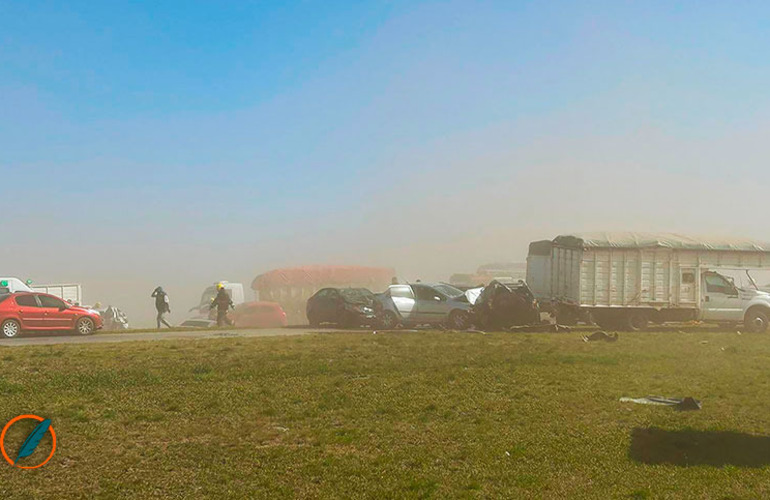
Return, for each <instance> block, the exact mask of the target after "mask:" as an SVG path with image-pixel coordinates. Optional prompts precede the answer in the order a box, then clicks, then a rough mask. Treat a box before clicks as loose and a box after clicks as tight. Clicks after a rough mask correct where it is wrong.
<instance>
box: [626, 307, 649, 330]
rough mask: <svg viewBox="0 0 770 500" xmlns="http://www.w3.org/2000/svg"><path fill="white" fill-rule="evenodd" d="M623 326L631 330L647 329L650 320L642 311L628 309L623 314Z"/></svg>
mask: <svg viewBox="0 0 770 500" xmlns="http://www.w3.org/2000/svg"><path fill="white" fill-rule="evenodd" d="M625 320H626V321H625V327H626V329H627V330H629V331H631V332H641V331H644V330H646V329H647V325H648V324H649V322H650V320H649V318H648V317H647V313H645V312H644V311H630V312H628V313H626V316H625Z"/></svg>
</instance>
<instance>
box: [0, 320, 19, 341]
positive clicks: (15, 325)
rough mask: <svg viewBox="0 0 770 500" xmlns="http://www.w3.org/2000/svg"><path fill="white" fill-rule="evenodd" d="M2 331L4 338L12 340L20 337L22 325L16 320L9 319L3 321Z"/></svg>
mask: <svg viewBox="0 0 770 500" xmlns="http://www.w3.org/2000/svg"><path fill="white" fill-rule="evenodd" d="M0 330H2V332H3V336H4V337H5V338H7V339H12V338H14V337H18V336H19V334H20V333H21V325H20V324H19V322H18V321H16V320H15V319H7V320H5V321H3V325H2V327H0Z"/></svg>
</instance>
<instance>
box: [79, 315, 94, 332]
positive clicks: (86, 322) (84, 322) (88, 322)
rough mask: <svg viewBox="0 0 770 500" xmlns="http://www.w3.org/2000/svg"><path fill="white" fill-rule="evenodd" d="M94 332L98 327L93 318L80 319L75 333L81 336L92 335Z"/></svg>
mask: <svg viewBox="0 0 770 500" xmlns="http://www.w3.org/2000/svg"><path fill="white" fill-rule="evenodd" d="M94 330H96V326H95V325H94V320H92V319H91V318H80V319H79V320H78V322H77V324H76V325H75V331H76V332H78V333H79V334H80V335H91V334H92V333H94Z"/></svg>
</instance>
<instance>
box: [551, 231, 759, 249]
mask: <svg viewBox="0 0 770 500" xmlns="http://www.w3.org/2000/svg"><path fill="white" fill-rule="evenodd" d="M553 243H554V245H556V246H561V247H568V248H671V249H678V250H719V251H734V252H770V243H762V242H759V241H754V240H749V239H744V238H717V237H703V236H687V235H684V234H677V233H634V232H606V233H578V234H567V235H561V236H557V237H556V238H555V239H554V240H553Z"/></svg>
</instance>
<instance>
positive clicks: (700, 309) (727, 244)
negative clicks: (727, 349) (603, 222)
mask: <svg viewBox="0 0 770 500" xmlns="http://www.w3.org/2000/svg"><path fill="white" fill-rule="evenodd" d="M767 269H770V244H767V243H761V242H757V241H753V240H747V239H736V238H702V237H691V236H685V235H681V234H669V233H660V234H658V233H592V234H572V235H562V236H557V237H556V238H555V239H553V240H545V241H536V242H533V243H531V244H530V246H529V255H528V257H527V284H528V285H529V287H530V288H531V289H532V291H533V293H534V294H535V297H536V298H537V299H538V301H539V302H540V303H541V305H544V304H547V305H548V306H549V307H550V308H551V311H552V312H554V313H555V314H556V316H557V321H559V320H565V321H564V322H567V321H569V320H574V319H576V318H579V317H585V316H587V315H589V314H590V316H591V317H592V318H593V321H594V322H596V323H597V324H599V326H601V327H602V328H605V329H628V330H642V329H644V328H646V326H647V325H648V323H650V322H654V323H664V322H667V321H689V320H701V321H705V322H712V323H725V324H728V323H729V324H739V323H743V324H745V326H746V328H747V329H749V330H752V331H762V332H764V331H766V330H767V328H768V323H769V322H770V294H768V293H767V292H764V291H762V290H760V289H759V287H757V286H756V283H755V282H754V281H753V279H751V271H752V270H767ZM735 272H741V273H745V274H746V276H747V277H748V282H749V283H751V285H750V286H744V287H741V286H737V285H736V284H735V281H734V279H732V278H731V277H730V276H729V274H731V273H735Z"/></svg>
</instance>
